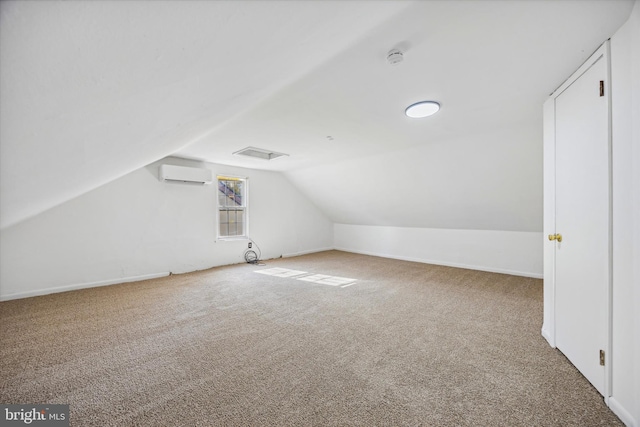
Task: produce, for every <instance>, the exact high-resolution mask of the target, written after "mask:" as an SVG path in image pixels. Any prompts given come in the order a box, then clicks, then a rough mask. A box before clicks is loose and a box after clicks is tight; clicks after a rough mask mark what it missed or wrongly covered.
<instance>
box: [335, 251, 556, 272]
mask: <svg viewBox="0 0 640 427" xmlns="http://www.w3.org/2000/svg"><path fill="white" fill-rule="evenodd" d="M335 250H337V251H343V252H352V253H356V254H362V255H371V256H379V257H382V258H391V259H398V260H401V261H411V262H421V263H423V264H434V265H442V266H445V267H456V268H465V269H467V270H478V271H487V272H489V273H500V274H510V275H512V276H522V277H531V278H533V279H542V278H543V275H542V274H537V273H531V272H528V271H515V270H505V269H500V268H491V267H484V266H481V265H468V264H459V263H453V262H443V261H437V260H431V259H421V258H411V257H403V256H396V255H390V254H384V253H376V252H369V251H358V250H353V249H347V248H335Z"/></svg>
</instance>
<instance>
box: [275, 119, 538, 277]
mask: <svg viewBox="0 0 640 427" xmlns="http://www.w3.org/2000/svg"><path fill="white" fill-rule="evenodd" d="M285 173H286V175H287V176H288V177H289V179H290V180H291V182H292V183H293V184H294V185H296V186H298V187H299V188H300V189H301V190H302V192H303V193H305V194H308V195H309V197H310V198H311V199H312V200H313V202H314V203H315V204H316V205H317V206H319V207H320V208H321V209H322V210H323V211H324V212H326V213H327V215H328V216H329V218H330V219H331V220H332V221H333V222H334V223H335V224H336V225H335V228H334V245H335V247H336V249H341V250H345V251H349V252H358V253H366V254H372V255H379V256H384V257H389V258H398V259H405V260H412V261H418V262H427V263H433V264H442V265H451V266H458V267H465V268H473V269H478V270H487V271H496V272H502V273H509V274H518V275H523V276H531V277H542V234H541V230H542V115H541V114H538V115H532V116H531V117H530V119H529V120H528V121H527V122H525V123H515V124H514V123H509V124H505V125H504V126H503V127H502V128H499V129H494V130H493V131H491V132H487V133H474V134H473V135H470V136H467V137H465V138H456V139H449V140H438V141H425V142H424V144H423V145H421V146H419V147H413V148H409V149H403V150H398V151H395V152H392V153H386V154H384V155H373V156H365V157H363V158H360V159H354V160H346V161H339V160H337V161H336V162H335V163H331V164H328V165H324V166H320V167H315V168H310V169H304V170H296V171H290V172H285Z"/></svg>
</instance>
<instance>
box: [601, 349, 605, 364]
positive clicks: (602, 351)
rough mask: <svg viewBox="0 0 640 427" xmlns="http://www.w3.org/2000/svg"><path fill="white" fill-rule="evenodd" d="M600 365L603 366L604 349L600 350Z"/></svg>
mask: <svg viewBox="0 0 640 427" xmlns="http://www.w3.org/2000/svg"><path fill="white" fill-rule="evenodd" d="M600 366H604V350H600Z"/></svg>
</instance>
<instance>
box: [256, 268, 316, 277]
mask: <svg viewBox="0 0 640 427" xmlns="http://www.w3.org/2000/svg"><path fill="white" fill-rule="evenodd" d="M256 273H260V274H266V275H269V276H276V277H295V276H301V275H303V274H307V272H306V271H298V270H289V269H288V268H267V269H266V270H258V271H256Z"/></svg>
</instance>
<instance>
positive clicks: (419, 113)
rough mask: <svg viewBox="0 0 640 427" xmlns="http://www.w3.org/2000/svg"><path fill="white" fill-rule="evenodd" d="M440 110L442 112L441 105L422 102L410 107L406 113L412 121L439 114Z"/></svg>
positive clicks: (434, 102)
mask: <svg viewBox="0 0 640 427" xmlns="http://www.w3.org/2000/svg"><path fill="white" fill-rule="evenodd" d="M438 110H440V104H438V103H437V102H436V101H420V102H416V103H415V104H411V105H409V106H408V107H407V109H406V110H404V113H405V114H406V115H407V116H408V117H411V118H412V119H421V118H423V117H429V116H431V115H432V114H435V113H437V112H438Z"/></svg>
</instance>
